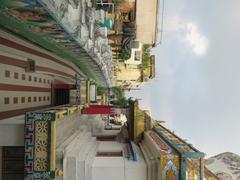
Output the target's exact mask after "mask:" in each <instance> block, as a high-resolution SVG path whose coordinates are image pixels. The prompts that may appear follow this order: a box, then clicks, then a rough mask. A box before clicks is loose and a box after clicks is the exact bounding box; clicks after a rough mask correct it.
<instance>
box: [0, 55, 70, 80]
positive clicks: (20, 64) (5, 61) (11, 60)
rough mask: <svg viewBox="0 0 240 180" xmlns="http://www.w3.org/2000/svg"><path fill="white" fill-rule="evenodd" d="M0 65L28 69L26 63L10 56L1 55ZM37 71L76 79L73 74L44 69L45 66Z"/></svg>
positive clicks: (38, 67) (37, 67)
mask: <svg viewBox="0 0 240 180" xmlns="http://www.w3.org/2000/svg"><path fill="white" fill-rule="evenodd" d="M0 63H2V64H8V65H13V66H18V67H21V68H26V67H27V62H26V61H23V60H20V59H16V58H12V57H8V56H3V55H0ZM36 70H37V71H43V72H48V73H49V72H50V73H55V74H59V75H62V76H67V77H70V78H73V79H74V76H72V75H71V74H67V73H64V72H62V71H58V70H55V69H52V68H47V67H43V66H36Z"/></svg>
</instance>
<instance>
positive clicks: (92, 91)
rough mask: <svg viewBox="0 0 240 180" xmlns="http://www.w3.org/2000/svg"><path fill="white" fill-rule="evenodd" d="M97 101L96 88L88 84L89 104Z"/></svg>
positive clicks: (94, 85)
mask: <svg viewBox="0 0 240 180" xmlns="http://www.w3.org/2000/svg"><path fill="white" fill-rule="evenodd" d="M96 101H97V87H96V84H90V102H96Z"/></svg>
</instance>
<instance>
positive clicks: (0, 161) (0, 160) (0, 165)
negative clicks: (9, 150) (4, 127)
mask: <svg viewBox="0 0 240 180" xmlns="http://www.w3.org/2000/svg"><path fill="white" fill-rule="evenodd" d="M0 180H2V147H1V146H0Z"/></svg>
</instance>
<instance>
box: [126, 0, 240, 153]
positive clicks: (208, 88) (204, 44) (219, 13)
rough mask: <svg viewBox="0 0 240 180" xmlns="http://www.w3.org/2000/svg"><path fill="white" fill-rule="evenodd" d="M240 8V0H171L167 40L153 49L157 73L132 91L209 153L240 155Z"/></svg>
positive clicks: (167, 2) (165, 28) (167, 8)
mask: <svg viewBox="0 0 240 180" xmlns="http://www.w3.org/2000/svg"><path fill="white" fill-rule="evenodd" d="M239 7H240V1H239V0H181V1H179V0H165V10H164V11H165V13H164V26H163V31H164V32H163V41H162V44H160V45H158V46H157V47H156V48H155V49H153V50H152V54H155V55H156V63H157V67H156V72H157V77H156V78H155V79H154V80H153V82H151V83H147V84H145V85H144V86H142V87H141V90H138V91H132V92H130V93H128V96H133V97H137V98H141V99H142V100H141V101H140V105H141V107H142V108H143V109H149V110H150V111H151V114H152V116H153V117H154V118H155V119H161V120H165V121H166V123H165V126H167V127H168V128H170V129H171V130H174V131H175V132H176V134H178V135H180V136H181V137H182V138H184V139H187V140H188V142H190V143H192V144H193V145H194V146H195V147H197V148H198V149H199V150H201V151H203V152H205V153H207V156H208V157H209V156H212V155H216V154H218V153H221V152H225V151H231V152H234V153H237V154H240V45H239V44H240V10H239ZM161 9H162V8H160V10H161ZM160 20H161V18H160ZM160 24H161V23H159V25H160ZM159 28H160V29H161V27H159Z"/></svg>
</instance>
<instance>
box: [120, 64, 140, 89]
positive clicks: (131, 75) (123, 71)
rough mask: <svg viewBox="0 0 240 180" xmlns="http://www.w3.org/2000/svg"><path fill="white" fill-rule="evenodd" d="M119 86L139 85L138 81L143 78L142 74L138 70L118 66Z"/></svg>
mask: <svg viewBox="0 0 240 180" xmlns="http://www.w3.org/2000/svg"><path fill="white" fill-rule="evenodd" d="M116 77H117V85H123V84H124V83H131V84H132V85H135V84H139V83H138V82H137V81H138V79H139V78H140V77H141V72H140V70H139V69H137V68H131V67H125V66H124V65H122V64H118V72H117V76H116Z"/></svg>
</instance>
